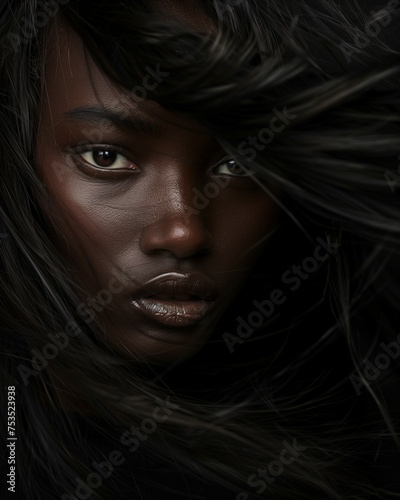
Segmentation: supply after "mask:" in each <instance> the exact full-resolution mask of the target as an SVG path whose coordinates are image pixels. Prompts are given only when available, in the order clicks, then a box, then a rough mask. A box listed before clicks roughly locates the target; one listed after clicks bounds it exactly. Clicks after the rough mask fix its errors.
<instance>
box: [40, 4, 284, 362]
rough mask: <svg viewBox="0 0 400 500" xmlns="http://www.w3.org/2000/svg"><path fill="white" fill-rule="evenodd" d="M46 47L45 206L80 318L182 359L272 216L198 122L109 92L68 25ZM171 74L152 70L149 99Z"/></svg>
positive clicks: (236, 282)
mask: <svg viewBox="0 0 400 500" xmlns="http://www.w3.org/2000/svg"><path fill="white" fill-rule="evenodd" d="M196 16H198V13H195V15H194V17H193V18H192V21H193V22H195V21H196V20H198V17H196ZM184 17H185V20H187V19H188V13H187V11H185V16H184ZM55 46H57V47H58V50H54V47H55ZM52 47H53V49H52V50H51V51H50V52H49V54H48V56H47V69H46V74H45V89H44V92H43V98H42V107H41V112H40V123H39V130H38V136H37V150H36V163H37V169H38V174H39V176H40V178H41V179H42V180H43V182H44V184H45V185H46V187H47V189H48V192H49V194H50V202H46V203H45V204H43V209H44V211H45V213H46V215H47V216H48V218H49V219H50V220H51V222H52V224H53V225H54V226H55V227H56V228H57V233H58V234H59V241H58V246H59V248H60V250H61V251H62V253H63V255H64V256H65V258H66V259H67V262H68V267H69V268H70V269H71V274H72V276H73V277H74V278H75V279H76V280H77V281H78V283H79V284H80V285H81V286H83V287H84V289H85V290H87V292H88V295H86V296H83V297H82V304H81V306H80V307H79V309H78V312H79V314H81V315H83V316H84V318H85V319H86V320H87V321H91V320H92V319H93V318H94V317H96V318H97V319H98V320H99V321H100V322H101V324H102V326H103V328H104V332H105V335H106V339H107V341H108V342H109V343H110V344H111V345H112V346H113V347H114V348H117V349H118V350H120V351H121V350H122V352H124V353H125V354H127V355H128V356H130V357H131V358H133V359H139V360H141V361H143V360H145V361H148V362H152V361H157V362H158V361H161V362H180V361H183V360H185V359H188V358H190V357H191V356H193V355H194V354H195V353H197V352H198V351H199V350H200V349H201V347H202V346H203V345H204V343H205V342H206V341H207V339H208V338H209V336H210V335H211V333H212V331H213V328H214V327H215V325H216V323H217V321H218V320H219V318H220V317H221V316H222V314H223V312H224V311H225V310H226V309H227V307H228V306H229V305H230V303H231V302H232V300H233V299H234V297H235V296H236V295H237V293H238V292H239V290H240V288H241V286H242V285H243V283H244V281H245V280H246V278H247V277H248V274H249V271H250V270H251V268H252V267H253V265H254V262H255V261H256V259H257V258H258V257H259V256H260V254H261V252H262V251H263V250H264V248H265V245H266V243H265V236H266V235H267V233H269V232H270V231H271V230H272V229H273V227H274V226H275V225H276V223H277V217H278V207H277V205H276V203H275V202H274V201H273V200H272V199H271V198H270V196H269V195H268V194H267V192H266V191H265V190H264V189H263V188H262V187H260V186H259V184H257V183H256V182H255V180H254V179H253V178H252V177H251V176H250V177H249V176H246V175H245V172H244V171H243V170H242V169H241V168H240V167H239V166H237V165H235V164H233V163H232V162H229V161H227V160H226V159H224V157H226V154H225V153H224V151H223V150H222V149H221V147H220V146H219V145H218V144H217V143H216V142H215V140H213V138H212V137H211V136H210V135H209V134H208V133H207V130H205V129H204V128H203V127H202V126H200V124H199V123H197V122H195V121H194V120H193V119H192V118H191V117H190V116H187V115H183V114H179V113H172V112H169V111H167V110H165V109H164V108H162V107H161V106H160V105H158V104H156V103H155V102H153V101H149V100H146V99H144V100H141V101H140V102H139V103H137V102H136V103H135V102H133V101H132V100H131V99H130V98H129V97H127V94H126V92H122V91H121V90H120V89H118V88H117V87H115V86H113V85H112V84H110V83H109V82H108V81H107V80H106V78H105V77H104V76H103V74H102V73H101V72H100V70H99V69H98V68H97V67H96V65H95V64H94V62H93V61H92V60H91V59H90V58H87V57H86V56H85V51H84V48H83V45H82V42H81V40H80V38H79V37H78V36H77V35H76V34H75V33H74V32H73V31H72V30H71V29H68V28H67V27H65V26H64V27H63V28H62V29H61V30H59V31H58V34H57V36H56V37H55V39H54V44H53V45H52ZM165 73H166V72H163V70H162V67H159V68H156V67H155V68H149V69H148V75H147V76H146V77H145V79H144V80H143V82H138V85H139V86H140V87H141V88H142V89H144V91H142V95H143V92H145V91H146V88H147V87H146V86H149V87H151V86H155V85H157V84H159V83H160V81H161V80H162V79H163V78H168V75H166V74H165ZM137 93H138V95H139V91H138V92H137ZM269 188H270V189H273V188H272V187H271V186H269ZM273 190H274V189H273ZM274 192H275V193H277V190H274ZM263 239H264V240H263ZM261 240H263V241H261ZM253 247H254V248H253ZM158 277H160V279H159V280H158V281H159V283H158V285H157V284H156V283H155V282H157V278H158ZM150 280H152V281H151V283H150V284H148V285H147V286H146V287H144V288H143V285H144V284H146V283H147V282H149V281H150Z"/></svg>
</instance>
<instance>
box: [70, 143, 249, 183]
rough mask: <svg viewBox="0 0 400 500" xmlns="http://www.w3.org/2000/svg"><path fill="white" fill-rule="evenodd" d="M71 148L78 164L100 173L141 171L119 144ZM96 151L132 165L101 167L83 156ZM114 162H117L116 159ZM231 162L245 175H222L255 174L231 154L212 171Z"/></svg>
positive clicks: (233, 176)
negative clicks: (110, 154)
mask: <svg viewBox="0 0 400 500" xmlns="http://www.w3.org/2000/svg"><path fill="white" fill-rule="evenodd" d="M70 150H71V152H72V154H73V155H74V160H75V162H77V163H78V166H80V167H83V169H84V170H85V169H88V170H90V171H91V172H94V171H96V172H97V173H99V174H105V175H107V174H108V175H109V174H110V173H113V174H116V173H118V172H120V173H122V172H125V173H126V172H139V171H140V169H139V167H138V166H137V165H136V164H135V163H134V162H132V161H131V160H129V158H128V155H127V154H126V151H125V150H124V149H123V148H120V147H118V146H110V145H107V144H101V145H87V146H81V145H80V146H72V147H71V148H70ZM95 151H99V152H105V151H107V152H108V153H115V154H117V155H118V156H120V157H122V158H123V159H124V160H126V161H127V162H128V163H129V165H130V167H128V168H111V167H110V168H108V167H101V166H97V165H94V164H93V163H91V162H90V161H88V160H87V159H84V158H83V155H85V154H92V155H93V153H94V152H95ZM118 156H117V157H118ZM93 161H94V160H93ZM113 163H115V161H114V162H113ZM229 163H233V164H235V165H236V166H237V167H240V168H242V169H244V174H243V175H235V174H232V173H227V174H222V175H227V176H229V177H232V178H235V179H240V178H249V177H253V176H254V175H255V172H254V170H252V169H250V168H245V167H241V166H240V165H239V164H238V163H237V162H236V161H235V160H233V159H232V158H231V157H229V156H226V157H224V158H221V159H220V160H218V162H217V163H216V164H215V165H214V166H213V167H211V168H210V171H211V172H214V171H215V170H216V169H217V168H218V167H221V166H223V165H227V164H229ZM217 175H218V174H217ZM219 175H221V174H219Z"/></svg>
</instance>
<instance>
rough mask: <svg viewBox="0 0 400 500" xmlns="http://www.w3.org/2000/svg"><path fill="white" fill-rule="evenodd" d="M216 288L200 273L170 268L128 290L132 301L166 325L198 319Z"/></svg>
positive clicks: (207, 308)
mask: <svg viewBox="0 0 400 500" xmlns="http://www.w3.org/2000/svg"><path fill="white" fill-rule="evenodd" d="M217 297H218V290H217V288H216V286H215V285H214V283H213V282H212V281H211V280H210V279H209V278H207V277H206V276H204V275H202V274H200V273H188V274H182V273H177V272H169V273H165V274H162V275H159V276H156V277H154V278H151V279H150V280H149V281H147V282H146V283H144V284H143V285H142V286H141V287H140V288H138V289H137V290H135V292H134V293H133V294H131V299H132V302H131V304H132V305H133V306H134V307H135V308H136V309H137V310H139V311H140V312H141V313H142V314H144V315H145V316H146V317H148V318H150V319H152V320H153V321H155V322H157V323H160V324H162V325H166V326H172V327H187V326H193V325H196V324H197V323H199V322H200V321H201V320H202V319H203V318H204V317H205V316H206V315H207V314H208V313H209V312H210V311H211V310H212V309H213V308H214V306H215V301H216V299H217Z"/></svg>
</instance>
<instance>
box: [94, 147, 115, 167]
mask: <svg viewBox="0 0 400 500" xmlns="http://www.w3.org/2000/svg"><path fill="white" fill-rule="evenodd" d="M93 157H94V160H95V162H96V163H98V164H99V165H100V166H102V167H109V166H110V165H112V164H113V163H114V162H115V160H116V158H117V153H116V152H115V151H110V150H108V149H98V150H96V151H94V152H93Z"/></svg>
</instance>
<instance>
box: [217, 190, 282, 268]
mask: <svg viewBox="0 0 400 500" xmlns="http://www.w3.org/2000/svg"><path fill="white" fill-rule="evenodd" d="M268 189H269V190H270V191H271V193H272V195H273V196H274V197H276V198H277V199H279V197H280V192H279V190H278V189H277V188H273V187H269V188H268ZM216 213H218V214H219V218H218V221H219V223H218V225H219V227H220V228H222V231H221V230H220V231H219V235H220V236H219V240H220V242H221V244H222V245H223V246H224V247H225V248H226V250H227V252H226V254H227V256H228V258H229V256H230V255H236V256H237V257H238V258H240V259H242V260H243V261H244V262H245V261H247V260H249V259H250V260H254V259H255V258H256V257H257V256H258V254H259V253H260V252H261V251H262V249H263V248H264V246H263V245H262V244H261V243H263V242H264V241H265V239H266V236H267V235H268V233H269V232H270V231H272V230H273V228H274V227H275V226H276V224H277V222H278V218H279V214H280V207H279V205H278V203H276V202H275V201H274V199H273V198H272V197H271V196H270V195H269V194H268V192H266V191H264V190H262V189H261V188H259V189H253V190H243V191H241V190H237V192H233V191H232V192H231V193H229V194H228V193H226V195H224V197H223V198H221V200H220V207H219V209H217V210H216ZM216 234H218V233H216Z"/></svg>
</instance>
